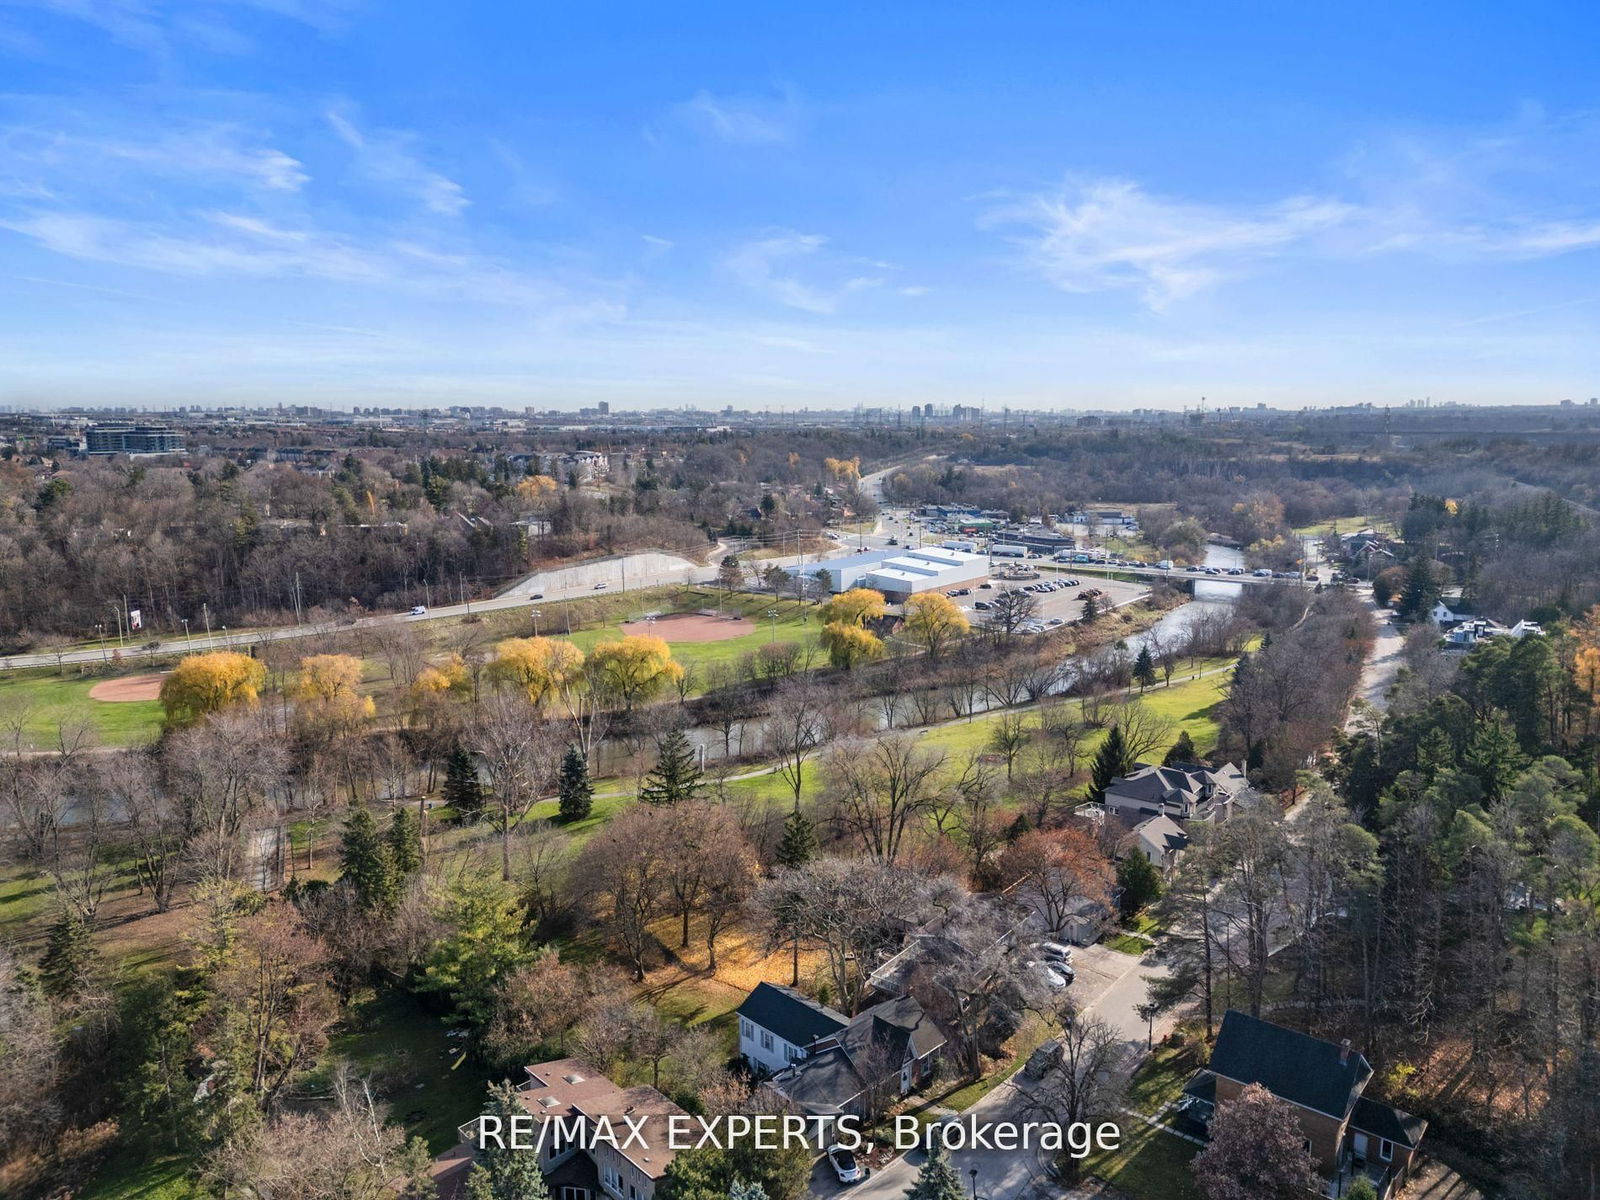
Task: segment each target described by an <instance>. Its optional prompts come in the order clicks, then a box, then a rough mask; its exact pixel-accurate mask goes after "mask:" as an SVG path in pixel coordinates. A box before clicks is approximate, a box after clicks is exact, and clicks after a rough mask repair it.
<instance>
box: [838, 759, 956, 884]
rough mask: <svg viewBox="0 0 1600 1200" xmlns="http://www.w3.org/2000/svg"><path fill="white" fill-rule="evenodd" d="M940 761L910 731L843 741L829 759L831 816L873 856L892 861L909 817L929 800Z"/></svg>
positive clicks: (903, 837) (941, 761) (915, 813)
mask: <svg viewBox="0 0 1600 1200" xmlns="http://www.w3.org/2000/svg"><path fill="white" fill-rule="evenodd" d="M943 766H944V755H943V754H937V753H932V752H929V751H926V750H922V749H919V748H918V746H917V743H916V740H915V739H913V738H909V737H903V736H892V737H883V738H879V739H878V740H877V741H875V742H873V743H872V745H871V746H870V748H863V747H861V746H859V745H852V746H849V747H842V748H840V749H838V750H836V751H834V753H833V754H831V755H830V757H829V759H828V777H829V788H828V790H829V797H830V800H831V802H832V808H833V813H834V819H835V820H836V821H838V822H839V824H840V825H842V826H843V827H844V828H845V829H847V830H848V831H849V832H850V833H852V834H854V835H855V837H856V838H858V839H859V840H860V843H861V846H862V848H863V849H864V850H865V851H866V852H867V853H868V854H870V855H871V856H872V857H873V858H876V859H878V860H879V861H881V862H890V863H892V862H894V861H895V860H896V859H897V858H899V856H900V851H901V848H902V845H903V843H904V841H905V836H906V832H907V830H908V829H909V828H910V827H911V824H912V822H913V820H915V819H916V818H917V817H918V816H920V815H921V814H922V813H924V812H926V811H927V810H928V808H929V807H930V805H931V804H932V802H933V798H934V795H935V794H936V786H935V784H936V779H935V777H936V776H937V774H938V772H939V770H940V768H941V767H943Z"/></svg>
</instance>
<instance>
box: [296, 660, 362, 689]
mask: <svg viewBox="0 0 1600 1200" xmlns="http://www.w3.org/2000/svg"><path fill="white" fill-rule="evenodd" d="M360 685H361V660H360V659H359V658H354V657H352V656H351V655H349V654H312V655H308V656H307V657H305V658H302V659H301V660H300V674H299V677H298V678H296V680H295V682H294V687H293V689H292V690H291V692H290V695H292V696H293V697H294V698H295V699H296V700H332V699H335V698H336V697H339V696H351V695H355V694H356V691H357V689H358V688H359V687H360Z"/></svg>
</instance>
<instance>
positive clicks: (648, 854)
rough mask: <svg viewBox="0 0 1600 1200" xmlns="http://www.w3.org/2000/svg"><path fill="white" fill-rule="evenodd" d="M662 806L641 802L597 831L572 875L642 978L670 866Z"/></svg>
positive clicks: (665, 892)
mask: <svg viewBox="0 0 1600 1200" xmlns="http://www.w3.org/2000/svg"><path fill="white" fill-rule="evenodd" d="M658 815H659V810H656V809H651V808H648V807H646V806H644V805H638V806H636V807H634V808H631V809H629V810H628V811H627V812H624V813H623V814H622V815H621V816H619V817H617V819H616V820H614V821H612V822H611V823H610V824H609V825H607V826H605V827H604V828H603V829H601V830H600V831H599V832H597V833H596V834H595V835H594V836H593V837H592V838H590V839H589V841H588V843H587V844H586V845H585V846H584V848H583V851H582V853H580V854H579V855H578V858H577V861H576V864H575V866H574V870H573V878H574V879H576V880H577V881H578V882H579V884H580V886H582V887H584V888H585V889H586V890H587V892H588V894H589V896H590V898H591V899H592V901H593V903H594V905H595V910H596V916H597V917H598V918H599V920H600V922H601V924H602V925H603V927H604V928H606V929H607V930H608V931H609V932H610V933H611V935H612V936H613V937H614V938H615V939H616V941H617V943H618V944H619V945H620V946H621V948H622V951H623V954H624V955H625V956H626V958H627V960H628V962H629V964H630V965H631V966H632V967H633V976H634V978H635V979H643V978H644V972H645V963H646V957H647V955H648V954H649V952H650V948H651V947H652V946H653V945H654V944H655V937H654V935H652V934H651V932H650V924H651V922H652V921H654V920H655V919H656V918H657V917H658V916H660V915H661V911H662V905H663V902H664V900H665V899H666V896H667V894H668V893H667V888H668V875H669V872H670V865H669V863H668V857H667V853H666V851H667V847H665V846H663V845H661V844H660V842H659V841H657V839H656V830H657V824H656V818H657V816H658Z"/></svg>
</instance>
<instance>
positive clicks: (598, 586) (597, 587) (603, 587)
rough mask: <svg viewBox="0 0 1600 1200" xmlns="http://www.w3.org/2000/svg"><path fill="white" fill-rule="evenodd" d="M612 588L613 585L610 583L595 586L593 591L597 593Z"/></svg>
mask: <svg viewBox="0 0 1600 1200" xmlns="http://www.w3.org/2000/svg"><path fill="white" fill-rule="evenodd" d="M610 586H611V585H610V584H609V583H604V582H602V583H597V584H595V585H594V588H593V589H592V590H593V591H596V592H603V591H605V590H606V589H607V588H608V587H610Z"/></svg>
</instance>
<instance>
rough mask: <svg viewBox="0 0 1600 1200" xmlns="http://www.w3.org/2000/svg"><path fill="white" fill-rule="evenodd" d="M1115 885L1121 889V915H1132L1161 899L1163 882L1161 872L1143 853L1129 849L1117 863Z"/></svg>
mask: <svg viewBox="0 0 1600 1200" xmlns="http://www.w3.org/2000/svg"><path fill="white" fill-rule="evenodd" d="M1117 885H1118V886H1119V887H1120V888H1121V889H1122V892H1121V896H1120V903H1121V905H1122V915H1123V916H1124V917H1132V916H1134V915H1136V914H1137V913H1138V911H1139V910H1140V909H1141V908H1144V907H1145V906H1146V905H1147V904H1153V903H1155V902H1156V901H1157V900H1159V899H1161V893H1162V891H1163V890H1164V888H1165V886H1166V885H1165V882H1164V881H1163V880H1162V878H1161V872H1160V871H1158V870H1156V868H1155V866H1154V865H1153V864H1152V863H1151V862H1150V860H1149V859H1148V858H1146V857H1145V856H1144V855H1143V854H1141V853H1139V852H1138V851H1137V850H1133V851H1131V852H1130V853H1129V854H1128V856H1127V857H1126V858H1124V859H1123V860H1122V861H1121V862H1120V863H1118V864H1117Z"/></svg>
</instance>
